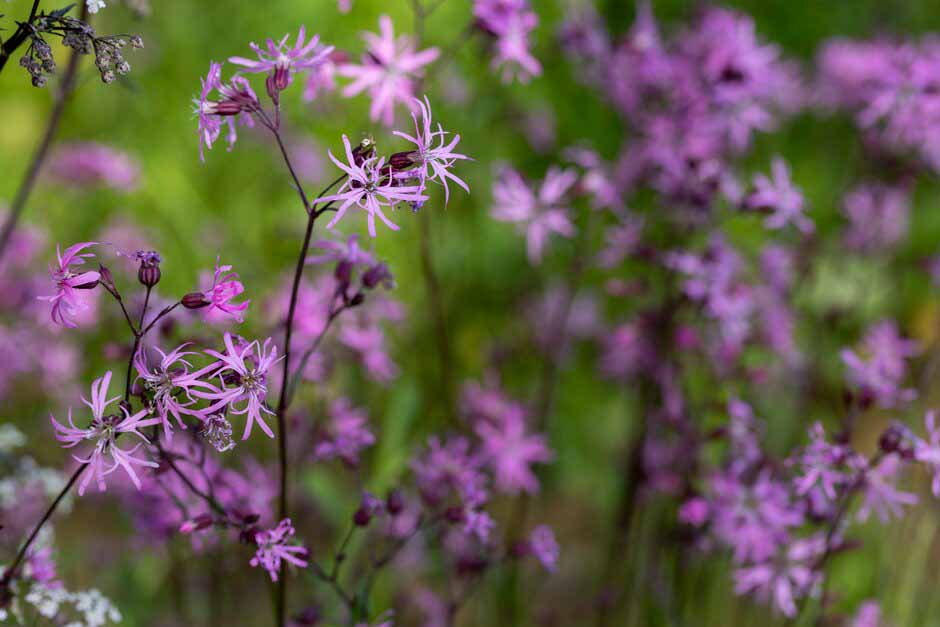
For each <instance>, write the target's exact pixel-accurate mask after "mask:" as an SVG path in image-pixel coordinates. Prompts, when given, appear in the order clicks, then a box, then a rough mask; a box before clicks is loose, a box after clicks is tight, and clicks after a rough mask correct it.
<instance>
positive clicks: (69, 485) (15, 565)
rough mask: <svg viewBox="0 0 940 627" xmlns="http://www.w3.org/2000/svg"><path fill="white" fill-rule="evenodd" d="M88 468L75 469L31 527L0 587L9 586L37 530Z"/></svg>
mask: <svg viewBox="0 0 940 627" xmlns="http://www.w3.org/2000/svg"><path fill="white" fill-rule="evenodd" d="M87 467H88V464H82V465H81V466H79V467H78V468H76V469H75V472H73V473H72V476H71V477H70V478H69V480H68V483H66V484H65V487H63V488H62V490H60V491H59V495H58V496H57V497H55V500H54V501H52V504H51V505H49V507H48V509H46V513H45V514H43V515H42V518H40V519H39V522H38V523H36V526H35V527H33V532H32V533H30V534H29V537H28V538H26V542H24V543H23V546H22V547H20V550H19V552H18V553H17V554H16V557H15V558H14V559H13V563H12V564H10V567H9V568H7V569H6V570H5V571H4V573H3V577H2V578H0V585H6V584H9V583H10V582H11V581H12V580H13V579H14V577H15V576H16V571H17V569H19V567H20V565H21V563H22V562H23V559H25V557H26V552H27V551H28V550H29V547H30V546H32V544H33V542H34V541H35V540H36V536H38V535H39V530H40V529H42V527H43V525H45V524H46V522H47V521H48V520H49V518H51V517H52V514H53V512H55V510H56V508H58V507H59V503H61V502H62V499H64V498H65V495H66V494H68V492H69V490H71V489H72V486H73V485H75V482H76V481H78V478H79V477H81V476H82V473H83V472H85V468H87Z"/></svg>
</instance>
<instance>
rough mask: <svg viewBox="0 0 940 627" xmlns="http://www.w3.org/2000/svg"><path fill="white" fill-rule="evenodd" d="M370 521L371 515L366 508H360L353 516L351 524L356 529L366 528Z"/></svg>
mask: <svg viewBox="0 0 940 627" xmlns="http://www.w3.org/2000/svg"><path fill="white" fill-rule="evenodd" d="M371 521H372V513H371V512H370V511H369V508H367V507H360V508H359V509H357V510H356V512H355V513H354V514H353V524H354V525H356V526H357V527H368V526H369V523H370V522H371Z"/></svg>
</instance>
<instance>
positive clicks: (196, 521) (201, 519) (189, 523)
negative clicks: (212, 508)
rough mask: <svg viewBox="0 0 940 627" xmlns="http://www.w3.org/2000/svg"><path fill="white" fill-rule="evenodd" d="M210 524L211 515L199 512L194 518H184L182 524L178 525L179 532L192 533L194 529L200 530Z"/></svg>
mask: <svg viewBox="0 0 940 627" xmlns="http://www.w3.org/2000/svg"><path fill="white" fill-rule="evenodd" d="M211 524H212V516H210V515H209V514H200V515H198V516H196V517H195V518H190V519H189V520H184V521H183V524H181V525H180V528H179V531H180V533H193V532H194V531H201V530H203V529H205V528H207V527H209V526H210V525H211Z"/></svg>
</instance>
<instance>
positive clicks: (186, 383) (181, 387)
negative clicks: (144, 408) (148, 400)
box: [134, 344, 213, 437]
mask: <svg viewBox="0 0 940 627" xmlns="http://www.w3.org/2000/svg"><path fill="white" fill-rule="evenodd" d="M185 347H186V344H183V345H182V346H179V347H177V348H174V349H173V350H172V351H170V352H169V353H164V352H163V351H162V350H160V349H159V348H158V347H156V346H154V347H153V350H154V351H156V352H157V353H159V354H160V361H159V363H157V364H154V365H150V364H149V363H148V360H147V358H146V356H145V353H144V351H139V352H138V353H137V355H135V356H134V367H135V368H136V369H137V380H138V381H142V382H143V386H144V389H145V390H146V391H147V392H149V393H150V394H152V402H153V407H154V410H155V412H156V414H157V415H158V416H159V418H160V422H162V423H163V429H164V431H165V433H166V434H167V437H171V434H172V425H171V424H170V416H172V417H173V418H175V419H176V423H177V424H178V425H179V427H180V429H185V428H186V425H185V424H184V423H183V418H182V416H183V415H184V414H185V415H189V416H195V417H198V418H200V419H201V418H203V417H204V416H205V412H203V411H199V410H195V409H193V408H192V406H193V405H194V404H195V403H196V401H197V399H196V398H194V397H193V390H194V389H210V390H211V389H213V388H212V386H211V385H209V384H208V383H206V382H205V381H202V380H201V379H200V377H201V376H202V375H204V374H206V373H207V372H208V370H209V369H207V368H204V369H202V370H198V371H193V372H191V371H190V369H191V368H192V364H191V363H189V362H188V361H187V360H186V357H188V356H190V355H195V354H196V353H193V352H187V351H184V350H183V349H184V348H185Z"/></svg>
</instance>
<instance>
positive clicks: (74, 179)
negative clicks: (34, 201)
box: [49, 142, 140, 191]
mask: <svg viewBox="0 0 940 627" xmlns="http://www.w3.org/2000/svg"><path fill="white" fill-rule="evenodd" d="M49 171H50V173H51V174H52V176H53V177H55V178H56V179H57V180H59V181H61V182H63V183H67V184H69V185H74V186H76V187H98V186H106V187H111V188H113V189H118V190H121V191H132V190H133V189H134V188H136V187H137V180H138V177H139V175H140V165H139V164H138V163H137V162H136V161H135V160H134V159H133V158H132V157H131V156H130V155H128V154H127V153H126V152H122V151H120V150H116V149H114V148H111V147H110V146H106V145H104V144H99V143H95V142H76V143H71V144H65V145H63V146H61V147H59V148H58V149H56V151H55V153H54V154H53V155H52V159H50V162H49Z"/></svg>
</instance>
